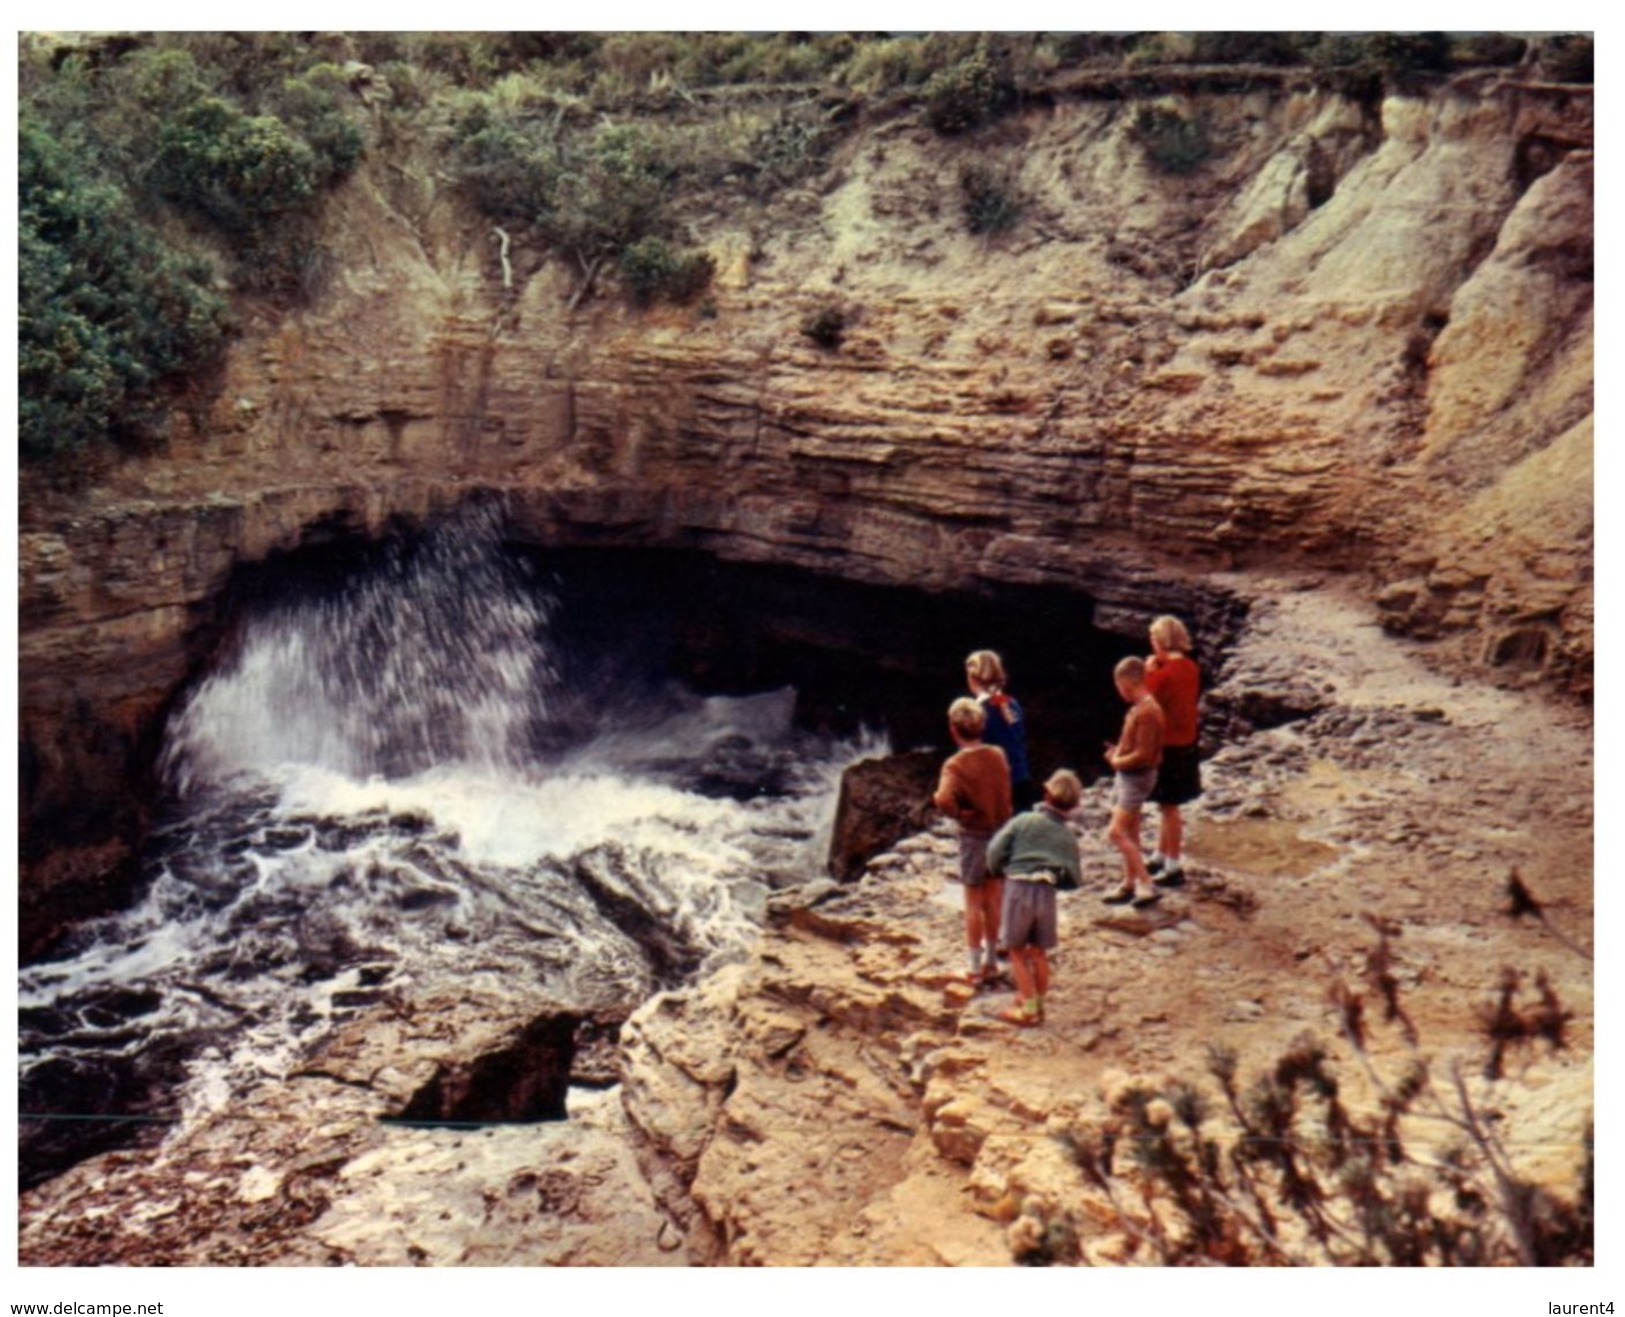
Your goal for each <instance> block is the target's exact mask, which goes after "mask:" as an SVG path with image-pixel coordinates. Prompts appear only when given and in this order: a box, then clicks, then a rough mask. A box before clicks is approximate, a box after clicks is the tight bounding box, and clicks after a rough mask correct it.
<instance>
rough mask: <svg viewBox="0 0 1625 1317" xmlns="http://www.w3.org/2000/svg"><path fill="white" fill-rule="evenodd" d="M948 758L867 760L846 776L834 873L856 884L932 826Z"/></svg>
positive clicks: (929, 753) (929, 754) (930, 754)
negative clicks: (886, 854) (870, 867)
mask: <svg viewBox="0 0 1625 1317" xmlns="http://www.w3.org/2000/svg"><path fill="white" fill-rule="evenodd" d="M942 760H943V756H942V754H941V753H940V752H938V751H935V750H910V751H909V752H908V753H906V754H900V755H887V756H886V757H885V758H882V759H865V760H862V761H861V762H859V763H856V764H853V765H852V766H851V767H850V768H848V769H847V770H846V772H844V773H843V774H841V795H840V800H839V802H838V803H837V804H836V806H835V830H834V833H833V835H832V836H831V837H830V843H829V872H830V874H831V875H832V876H833V877H835V878H836V879H837V880H838V881H840V882H843V883H850V882H856V881H857V880H858V879H859V878H861V877H862V876H863V869H864V866H865V865H866V864H868V863H869V861H870V860H871V859H873V858H874V857H875V856H876V855H879V854H880V852H881V851H884V850H886V849H887V848H889V847H890V846H891V845H893V844H894V843H895V842H897V841H900V840H901V839H902V838H904V837H908V836H912V835H913V834H914V833H916V832H919V831H920V830H921V829H923V828H925V827H928V826H929V825H930V823H931V819H932V817H933V811H932V807H931V795H932V792H934V791H935V790H936V785H937V774H938V773H939V772H940V770H941V768H942Z"/></svg>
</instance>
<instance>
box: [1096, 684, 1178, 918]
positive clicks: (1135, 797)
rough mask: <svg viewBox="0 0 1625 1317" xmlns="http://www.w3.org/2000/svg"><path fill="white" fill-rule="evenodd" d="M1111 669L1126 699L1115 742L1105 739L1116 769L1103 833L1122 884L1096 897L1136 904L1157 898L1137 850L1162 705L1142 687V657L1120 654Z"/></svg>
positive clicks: (1157, 757) (1153, 778)
mask: <svg viewBox="0 0 1625 1317" xmlns="http://www.w3.org/2000/svg"><path fill="white" fill-rule="evenodd" d="M1112 675H1113V677H1114V678H1115V679H1116V682H1117V693H1118V694H1119V695H1121V696H1122V697H1123V701H1124V703H1126V704H1127V705H1128V714H1127V715H1126V716H1125V717H1124V719H1123V734H1122V735H1121V736H1119V737H1118V738H1117V740H1116V741H1115V742H1112V741H1108V742H1107V743H1106V763H1107V765H1108V766H1109V767H1110V768H1111V769H1112V771H1113V772H1114V773H1116V774H1117V783H1116V795H1115V796H1114V797H1113V799H1112V821H1111V827H1109V828H1108V829H1107V830H1106V839H1107V840H1108V841H1109V842H1111V844H1112V845H1113V846H1115V847H1117V851H1118V853H1119V854H1120V855H1121V856H1122V857H1123V885H1122V886H1121V887H1119V888H1118V889H1117V890H1116V891H1115V892H1112V893H1111V894H1110V895H1108V896H1105V897H1103V898H1102V899H1103V900H1104V901H1105V902H1106V904H1107V905H1123V904H1125V903H1126V902H1129V901H1132V902H1134V904H1135V905H1136V906H1147V905H1152V904H1154V903H1155V902H1156V901H1158V900H1159V899H1161V896H1162V893H1160V892H1159V891H1157V889H1156V888H1155V887H1153V886H1152V885H1151V874H1150V873H1149V872H1148V871H1147V869H1146V867H1145V856H1144V855H1143V854H1142V853H1141V851H1140V807H1141V806H1142V805H1144V804H1145V802H1146V799H1147V798H1148V797H1149V796H1150V794H1151V790H1152V788H1153V787H1155V786H1156V784H1157V766H1158V765H1159V764H1160V763H1161V762H1162V739H1163V724H1164V717H1163V712H1162V706H1161V705H1160V704H1158V703H1157V702H1156V700H1155V699H1153V698H1152V696H1151V692H1150V691H1149V690H1147V689H1146V684H1145V660H1144V659H1138V658H1126V659H1124V660H1123V661H1122V662H1121V663H1119V664H1118V665H1117V667H1116V669H1115V670H1114V671H1113V673H1112Z"/></svg>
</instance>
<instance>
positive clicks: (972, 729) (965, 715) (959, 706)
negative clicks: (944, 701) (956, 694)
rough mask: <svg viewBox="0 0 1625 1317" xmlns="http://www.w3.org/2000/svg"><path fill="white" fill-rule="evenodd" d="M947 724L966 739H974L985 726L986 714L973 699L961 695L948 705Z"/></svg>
mask: <svg viewBox="0 0 1625 1317" xmlns="http://www.w3.org/2000/svg"><path fill="white" fill-rule="evenodd" d="M948 725H949V726H950V727H952V728H953V729H954V730H955V731H956V732H958V733H959V734H960V735H961V736H963V737H965V738H966V739H967V740H972V741H974V740H975V739H976V738H977V737H979V736H981V734H982V731H983V729H984V728H986V727H987V714H985V713H984V712H983V711H982V706H981V705H980V704H978V703H977V702H976V701H975V700H968V699H965V698H964V697H963V696H961V697H960V698H959V699H957V700H955V701H954V702H953V703H952V704H950V705H949V706H948Z"/></svg>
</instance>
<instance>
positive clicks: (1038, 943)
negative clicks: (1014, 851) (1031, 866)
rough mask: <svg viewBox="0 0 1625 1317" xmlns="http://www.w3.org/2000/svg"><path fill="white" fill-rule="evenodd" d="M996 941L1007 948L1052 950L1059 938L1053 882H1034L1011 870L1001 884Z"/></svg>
mask: <svg viewBox="0 0 1625 1317" xmlns="http://www.w3.org/2000/svg"><path fill="white" fill-rule="evenodd" d="M999 924H1000V936H999V942H1000V944H1001V945H1002V946H1003V947H1004V949H1005V950H1006V951H1014V950H1017V949H1018V948H1021V947H1042V948H1043V949H1044V950H1045V951H1053V950H1054V949H1055V944H1056V942H1057V941H1058V939H1057V937H1056V921H1055V884H1054V883H1046V882H1034V881H1032V880H1031V879H1027V878H1022V877H1020V876H1019V875H1017V874H1011V875H1010V876H1009V878H1007V879H1006V880H1005V884H1004V903H1003V907H1002V910H1001V914H1000V919H999Z"/></svg>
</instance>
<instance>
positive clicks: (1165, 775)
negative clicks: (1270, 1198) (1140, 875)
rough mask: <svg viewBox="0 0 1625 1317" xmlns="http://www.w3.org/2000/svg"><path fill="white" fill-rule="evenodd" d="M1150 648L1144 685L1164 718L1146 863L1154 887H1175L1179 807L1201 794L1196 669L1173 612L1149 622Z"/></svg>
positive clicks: (1180, 877) (1180, 867)
mask: <svg viewBox="0 0 1625 1317" xmlns="http://www.w3.org/2000/svg"><path fill="white" fill-rule="evenodd" d="M1151 651H1152V652H1151V657H1150V658H1149V659H1147V660H1146V664H1145V685H1146V689H1147V690H1149V691H1150V692H1151V696H1152V698H1153V699H1155V700H1156V702H1157V703H1158V704H1160V705H1161V706H1162V713H1163V718H1164V720H1165V722H1164V735H1163V743H1162V763H1161V764H1160V765H1159V766H1158V768H1157V785H1156V787H1155V788H1154V789H1153V790H1152V792H1151V797H1150V798H1151V803H1152V804H1154V805H1155V806H1156V807H1157V812H1158V826H1157V850H1156V854H1154V855H1153V856H1152V857H1151V859H1150V860H1149V861H1147V863H1146V869H1147V870H1148V871H1149V872H1150V873H1151V875H1152V878H1153V881H1155V883H1156V885H1157V886H1158V887H1179V886H1182V885H1183V884H1184V882H1185V866H1184V858H1183V852H1184V841H1185V824H1184V820H1183V819H1182V818H1181V817H1180V814H1179V807H1180V806H1181V805H1186V804H1189V803H1190V802H1191V801H1193V800H1195V799H1196V797H1197V796H1199V795H1201V794H1202V775H1201V768H1200V766H1199V765H1198V763H1197V758H1196V732H1197V703H1198V701H1199V700H1200V699H1201V695H1202V674H1201V671H1200V669H1198V668H1197V666H1196V662H1195V660H1194V659H1192V658H1191V637H1190V632H1189V631H1187V630H1186V629H1185V624H1184V623H1183V622H1181V621H1180V620H1179V619H1178V618H1177V617H1170V616H1167V615H1164V616H1162V617H1159V618H1158V619H1157V620H1156V621H1155V622H1153V623H1152V624H1151Z"/></svg>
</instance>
